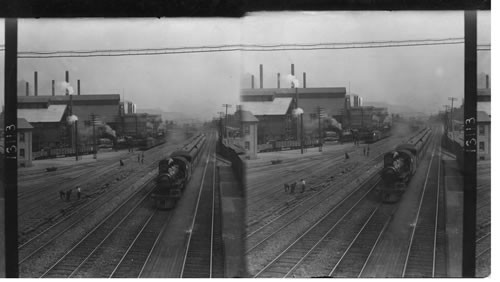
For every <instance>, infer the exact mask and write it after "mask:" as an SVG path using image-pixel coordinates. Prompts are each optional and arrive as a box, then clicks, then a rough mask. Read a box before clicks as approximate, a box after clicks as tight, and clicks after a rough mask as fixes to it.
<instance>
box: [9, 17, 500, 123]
mask: <svg viewBox="0 0 500 282" xmlns="http://www.w3.org/2000/svg"><path fill="white" fill-rule="evenodd" d="M463 26H464V25H463V11H456V12H444V11H443V12H424V11H416V12H384V11H381V12H304V13H301V12H281V13H256V14H249V15H247V16H246V17H244V18H241V19H182V18H171V19H64V20H63V19H42V20H35V19H20V20H19V50H20V51H28V50H29V51H54V50H93V49H135V48H161V47H182V46H208V45H225V44H239V43H246V44H276V43H327V42H329V43H330V42H358V41H359V42H364V41H384V40H406V39H432V38H450V37H463ZM0 27H1V30H0V35H1V37H2V38H3V35H4V28H3V22H2V23H1V25H0ZM490 32H491V31H490V13H489V12H479V15H478V42H479V43H490V38H489V37H490ZM2 44H3V40H2ZM490 60H491V58H490V52H480V53H479V54H478V61H479V63H478V65H479V66H478V72H481V71H483V72H486V73H490ZM3 62H4V59H3V56H1V58H0V64H1V65H2V69H1V74H2V75H1V77H0V86H1V89H2V90H1V91H2V93H3V88H4V86H3V80H4V74H3V71H4V69H3ZM18 63H19V64H18V80H21V79H24V80H27V81H29V82H30V85H31V86H32V85H33V73H34V71H38V81H39V82H38V83H39V93H40V94H50V93H51V80H52V79H55V80H56V81H63V80H64V73H65V71H66V70H69V72H70V83H71V85H72V86H73V87H74V88H75V91H76V80H77V79H80V80H81V89H82V93H84V94H85V93H87V94H100V93H101V94H109V93H119V94H122V97H123V96H125V99H126V100H131V101H133V102H134V103H136V104H137V106H138V107H139V108H161V109H163V110H165V111H175V112H184V113H187V114H190V115H192V116H195V117H201V118H211V117H214V116H216V114H217V112H218V111H222V110H223V108H222V104H223V103H228V104H232V105H233V108H232V110H233V111H234V108H235V107H234V105H235V104H238V101H239V89H240V88H241V87H245V88H248V87H250V74H254V75H255V78H256V81H255V83H256V86H257V87H258V85H259V81H258V77H259V64H263V65H264V87H275V86H276V73H277V72H280V73H281V74H282V77H284V76H285V75H286V74H288V73H289V72H290V64H291V63H294V64H295V72H296V75H297V77H298V78H299V80H300V81H301V82H302V72H304V71H305V72H307V86H308V87H346V88H348V86H349V82H350V89H351V91H352V92H354V93H356V94H359V95H361V96H362V97H364V99H365V101H385V102H388V103H392V104H408V103H409V104H411V105H412V106H414V107H415V108H417V110H421V111H425V112H435V111H437V110H439V109H442V105H443V104H447V103H448V100H447V97H449V96H455V97H463V85H464V83H463V66H464V61H463V44H459V45H445V46H423V47H398V48H381V49H347V50H315V51H280V52H238V51H232V52H220V53H217V52H215V53H197V54H169V55H154V56H123V57H91V58H52V59H19V60H18ZM240 76H241V78H240ZM281 85H282V87H284V86H285V85H287V84H284V82H282V84H281ZM57 91H58V92H57V94H59V95H60V94H62V90H60V89H58V90H57ZM2 96H3V95H2Z"/></svg>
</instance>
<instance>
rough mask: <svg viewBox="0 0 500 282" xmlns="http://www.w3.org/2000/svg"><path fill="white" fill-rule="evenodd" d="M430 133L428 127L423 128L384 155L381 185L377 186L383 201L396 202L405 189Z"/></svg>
mask: <svg viewBox="0 0 500 282" xmlns="http://www.w3.org/2000/svg"><path fill="white" fill-rule="evenodd" d="M431 133H432V131H431V130H430V129H424V130H422V131H420V132H419V134H417V135H416V136H415V137H414V138H412V139H410V140H408V142H407V143H405V144H401V145H398V146H397V147H396V148H395V149H394V150H392V151H390V152H387V153H386V154H385V155H384V166H383V168H382V171H381V172H380V175H381V178H382V185H381V186H380V187H379V188H378V190H379V193H380V195H381V198H382V201H383V202H397V201H399V199H400V198H401V195H402V194H403V193H404V192H405V191H406V189H407V185H408V182H409V181H410V180H411V178H412V176H413V175H414V174H415V172H416V170H417V165H418V163H419V159H420V158H421V157H422V155H423V154H424V152H425V150H426V148H427V144H428V141H429V139H430V136H431Z"/></svg>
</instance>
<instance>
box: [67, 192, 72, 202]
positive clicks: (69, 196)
mask: <svg viewBox="0 0 500 282" xmlns="http://www.w3.org/2000/svg"><path fill="white" fill-rule="evenodd" d="M71 192H72V190H71V189H69V190H68V191H66V201H69V200H71Z"/></svg>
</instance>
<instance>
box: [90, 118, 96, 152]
mask: <svg viewBox="0 0 500 282" xmlns="http://www.w3.org/2000/svg"><path fill="white" fill-rule="evenodd" d="M90 118H91V121H92V139H93V143H94V145H93V148H94V150H93V151H94V159H97V147H96V143H95V115H94V113H92V114H91V115H90Z"/></svg>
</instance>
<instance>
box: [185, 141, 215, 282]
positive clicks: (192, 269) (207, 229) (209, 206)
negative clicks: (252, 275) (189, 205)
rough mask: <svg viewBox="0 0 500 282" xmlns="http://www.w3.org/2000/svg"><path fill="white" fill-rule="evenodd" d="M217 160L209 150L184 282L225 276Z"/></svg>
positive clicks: (192, 227)
mask: <svg viewBox="0 0 500 282" xmlns="http://www.w3.org/2000/svg"><path fill="white" fill-rule="evenodd" d="M213 147H214V146H210V148H213ZM215 160H216V156H215V152H213V153H211V149H209V150H208V158H207V164H206V166H205V169H204V171H203V176H202V182H201V185H200V192H199V194H198V199H197V202H196V207H195V212H194V218H193V221H192V224H191V228H190V230H189V231H190V233H189V237H188V243H187V246H186V252H185V254H184V258H183V263H182V269H181V271H180V277H182V278H212V277H223V276H224V262H223V260H224V257H223V244H222V225H221V211H220V209H221V206H220V194H219V189H217V187H216V173H215V171H216V166H215ZM209 167H210V169H208V168H209ZM207 171H208V173H207ZM205 183H206V185H205Z"/></svg>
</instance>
